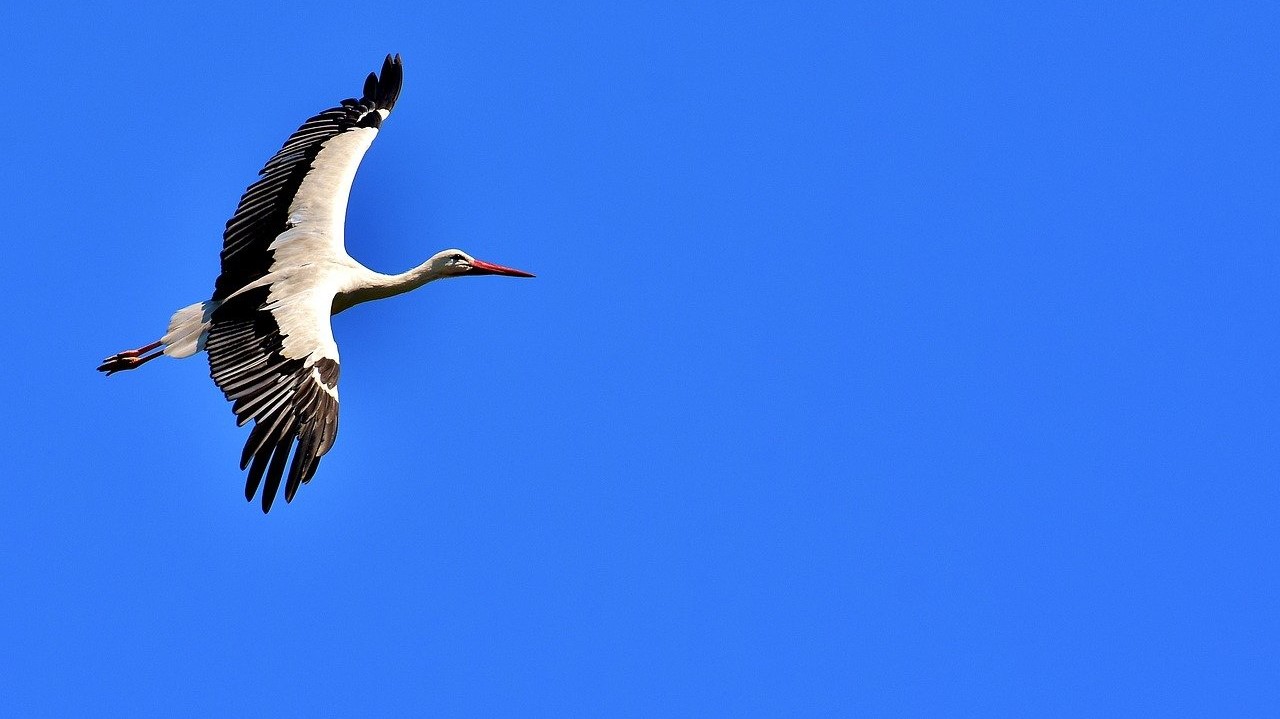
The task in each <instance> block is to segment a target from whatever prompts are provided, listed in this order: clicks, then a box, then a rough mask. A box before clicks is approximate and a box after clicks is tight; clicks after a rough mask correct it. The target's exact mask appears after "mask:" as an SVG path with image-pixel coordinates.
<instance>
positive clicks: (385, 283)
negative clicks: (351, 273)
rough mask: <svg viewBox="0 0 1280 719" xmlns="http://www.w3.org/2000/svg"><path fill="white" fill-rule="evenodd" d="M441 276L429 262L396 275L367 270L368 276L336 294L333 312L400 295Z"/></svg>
mask: <svg viewBox="0 0 1280 719" xmlns="http://www.w3.org/2000/svg"><path fill="white" fill-rule="evenodd" d="M443 276H444V275H443V274H441V273H440V272H437V271H435V270H433V269H432V268H431V260H427V261H426V262H423V263H422V264H420V265H418V266H417V267H414V268H413V269H411V270H409V271H408V272H401V273H400V274H398V275H384V274H382V273H381V272H374V271H372V270H369V271H368V274H367V275H365V276H364V277H361V278H360V281H359V282H358V283H357V284H356V285H355V286H354V287H352V288H351V289H349V290H347V291H345V292H340V293H339V294H338V296H337V297H336V298H335V299H334V311H335V313H336V312H341V311H342V310H345V309H347V308H348V307H352V306H354V305H358V304H361V303H363V302H370V301H372V300H381V299H385V298H387V297H395V296H396V295H402V294H404V293H405V292H409V291H410V290H416V289H418V288H419V287H421V286H423V285H425V284H427V283H428V282H430V281H432V280H438V279H440V278H441V277H443Z"/></svg>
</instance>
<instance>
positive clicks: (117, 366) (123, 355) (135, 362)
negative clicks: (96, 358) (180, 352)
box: [98, 342, 164, 377]
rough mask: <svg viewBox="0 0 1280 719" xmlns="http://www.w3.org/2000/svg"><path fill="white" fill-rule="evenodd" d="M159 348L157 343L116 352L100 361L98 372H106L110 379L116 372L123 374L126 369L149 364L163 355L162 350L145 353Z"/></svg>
mask: <svg viewBox="0 0 1280 719" xmlns="http://www.w3.org/2000/svg"><path fill="white" fill-rule="evenodd" d="M159 346H160V343H159V342H153V343H151V344H149V345H147V346H146V347H139V348H138V349H136V350H125V351H124V352H117V353H115V354H113V355H111V356H110V357H107V358H106V359H104V360H102V364H100V365H98V371H99V372H106V373H107V376H108V377H110V376H111V375H113V374H115V373H116V372H123V371H125V370H127V369H137V368H139V367H141V366H142V365H144V364H146V363H147V362H150V361H151V360H153V359H155V358H157V357H159V356H160V355H162V354H164V351H163V350H161V351H159V352H153V353H152V354H149V355H148V354H146V353H147V352H151V350H153V349H156V348H157V347H159ZM144 355H145V356H144Z"/></svg>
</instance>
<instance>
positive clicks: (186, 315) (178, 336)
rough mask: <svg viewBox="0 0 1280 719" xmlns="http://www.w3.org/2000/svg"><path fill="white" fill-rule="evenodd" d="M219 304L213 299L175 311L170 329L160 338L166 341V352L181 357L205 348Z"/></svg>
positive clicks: (170, 321) (170, 322)
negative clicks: (205, 341)
mask: <svg viewBox="0 0 1280 719" xmlns="http://www.w3.org/2000/svg"><path fill="white" fill-rule="evenodd" d="M219 304H221V303H219V302H214V301H213V300H209V301H207V302H197V303H195V304H194V305H188V306H187V307H183V308H182V309H180V310H178V311H177V312H174V313H173V317H171V318H170V319H169V331H168V332H166V333H165V335H164V337H162V338H161V339H160V341H161V342H163V343H164V353H165V354H166V355H169V356H170V357H174V358H177V359H181V358H183V357H190V356H191V355H193V354H195V353H197V352H199V351H200V350H202V349H204V340H205V337H206V336H207V335H208V334H209V323H210V318H211V317H212V316H213V311H214V310H216V309H218V305H219Z"/></svg>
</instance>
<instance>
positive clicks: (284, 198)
mask: <svg viewBox="0 0 1280 719" xmlns="http://www.w3.org/2000/svg"><path fill="white" fill-rule="evenodd" d="M402 80H403V66H402V65H401V62H400V56H399V55H396V56H395V57H392V56H390V55H388V56H387V59H386V60H385V61H384V62H383V63H382V72H381V73H380V74H372V73H371V74H370V75H369V77H368V79H366V80H365V84H364V94H363V96H362V97H361V98H360V99H359V100H355V99H351V100H343V101H342V103H341V104H340V105H339V106H338V107H334V108H330V109H328V110H325V111H324V112H322V113H320V114H318V115H316V116H315V117H312V118H311V119H309V120H307V121H306V122H305V123H303V124H302V127H300V128H298V130H297V132H295V133H293V135H292V136H290V137H289V139H288V141H287V142H285V144H284V147H282V148H280V151H279V152H277V153H276V154H275V156H273V157H272V158H271V159H270V160H269V161H268V162H267V164H266V166H264V167H263V168H262V170H261V172H259V173H258V174H259V175H261V178H260V179H259V180H258V181H257V182H255V183H253V184H252V185H250V186H249V188H248V189H247V190H246V191H245V193H244V195H243V196H242V197H241V198H240V204H239V206H238V207H236V212H235V214H234V215H233V216H232V217H231V219H230V220H228V221H227V228H226V231H225V233H224V234H223V246H222V273H221V274H220V275H219V276H218V280H217V284H216V285H215V286H214V293H213V300H214V301H215V302H218V303H219V305H218V307H217V309H215V310H214V312H213V314H212V316H211V318H210V319H211V324H210V327H209V334H208V336H207V339H206V342H205V349H206V350H207V351H208V355H209V369H210V375H211V376H212V377H213V381H214V382H215V383H217V385H218V387H219V388H220V389H221V390H222V392H223V394H224V395H225V396H226V398H227V399H228V400H229V401H231V402H232V403H233V405H232V409H233V410H234V411H235V413H236V420H237V422H238V423H239V424H240V425H244V424H245V423H247V422H248V421H249V420H250V419H252V420H253V421H254V426H253V429H252V431H250V433H249V439H248V441H247V442H246V443H245V446H244V452H243V453H241V456H240V468H241V469H245V468H246V467H247V468H248V469H249V476H248V479H247V481H246V482H245V498H246V499H248V500H250V501H252V500H253V497H254V495H255V494H256V493H257V491H258V488H259V486H262V511H264V512H266V511H269V510H270V509H271V504H272V502H274V501H275V497H276V493H277V491H278V490H279V488H280V483H281V481H284V482H285V491H284V498H285V501H292V500H293V495H294V494H295V493H296V492H297V491H298V486H299V485H301V484H304V483H306V482H308V481H310V480H311V478H312V477H313V476H314V475H315V472H316V468H317V467H318V466H319V463H320V458H321V457H322V456H324V454H325V453H326V452H328V451H329V449H330V448H331V447H332V446H333V442H334V439H335V438H336V437H337V432H338V374H339V370H338V347H337V345H336V344H334V341H333V333H332V330H331V329H330V327H329V318H330V314H331V311H332V304H333V296H334V291H335V288H334V287H333V286H332V285H331V283H329V282H328V281H327V279H328V278H326V277H325V275H324V271H323V269H321V268H323V267H324V266H325V263H324V262H323V260H325V259H327V258H335V259H338V258H344V257H345V256H346V251H345V249H344V248H343V239H342V236H343V224H344V222H345V218H346V209H347V196H348V195H349V194H350V191H351V182H352V180H354V179H355V174H356V168H357V167H359V165H360V160H361V159H362V158H363V157H364V153H365V151H366V150H368V149H369V145H370V144H371V143H372V142H373V138H374V136H376V135H377V133H378V128H379V127H381V125H382V121H383V120H385V119H386V118H387V116H388V115H389V114H390V113H391V109H392V108H393V107H395V104H396V99H397V98H398V97H399V95H400V86H401V83H402ZM291 452H292V462H290V453H291ZM286 467H287V469H288V474H287V475H286V473H285V470H286ZM264 480H265V484H263V481H264Z"/></svg>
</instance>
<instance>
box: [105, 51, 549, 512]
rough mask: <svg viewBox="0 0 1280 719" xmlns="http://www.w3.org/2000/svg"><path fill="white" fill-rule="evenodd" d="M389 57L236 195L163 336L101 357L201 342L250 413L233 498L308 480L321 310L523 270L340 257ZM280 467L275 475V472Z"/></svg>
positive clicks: (320, 423) (334, 393)
mask: <svg viewBox="0 0 1280 719" xmlns="http://www.w3.org/2000/svg"><path fill="white" fill-rule="evenodd" d="M402 81H403V66H402V64H401V61H400V56H399V55H397V56H395V57H392V56H390V55H388V56H387V58H386V60H385V61H384V62H383V65H382V71H381V73H380V74H374V73H370V75H369V77H368V78H367V79H366V80H365V85H364V94H363V96H362V97H361V98H360V99H358V100H356V99H350V100H343V101H342V103H341V104H340V105H338V106H337V107H333V108H330V109H328V110H325V111H324V112H321V113H320V114H318V115H315V116H314V117H312V118H310V119H308V120H307V121H306V122H305V123H303V124H302V126H301V127H300V128H298V130H297V131H296V132H295V133H294V134H293V135H292V136H290V138H289V139H288V140H287V141H286V142H285V144H284V146H283V147H282V148H281V149H280V151H279V152H277V153H276V154H275V155H274V156H273V157H272V158H271V159H270V160H269V161H268V162H267V164H266V165H265V166H264V167H263V168H262V170H261V171H260V172H259V175H260V176H261V177H260V179H259V180H258V181H257V182H254V183H253V184H252V185H250V186H249V188H248V189H246V190H245V193H244V195H243V196H242V197H241V198H240V203H239V205H238V206H237V207H236V211H235V214H233V215H232V217H231V219H230V220H228V221H227V226H226V230H225V232H224V233H223V249H222V255H221V257H222V272H221V274H219V276H218V279H217V282H216V283H215V285H214V292H213V296H212V297H211V298H210V299H209V300H206V301H204V302H197V303H195V304H193V305H189V306H187V307H184V308H182V309H180V310H178V311H177V312H176V313H174V315H173V317H172V318H171V319H170V321H169V327H168V330H167V331H166V332H165V334H164V336H163V337H162V338H161V339H160V340H158V341H156V342H153V343H151V344H149V345H146V346H144V347H140V348H138V349H135V350H127V351H125V352H120V353H117V354H115V355H112V356H111V357H108V358H106V359H105V360H104V361H103V363H102V365H101V366H99V367H98V369H99V370H100V371H103V372H105V373H106V374H108V375H111V374H114V373H115V372H120V371H123V370H129V369H135V368H137V367H139V366H141V365H143V364H144V363H146V362H148V361H150V360H152V359H155V358H156V357H159V356H161V355H168V356H170V357H174V358H182V357H190V356H192V355H194V354H196V353H197V352H199V351H201V350H205V351H206V352H207V353H208V357H209V367H210V375H211V376H212V377H213V380H214V382H215V383H216V384H217V385H218V387H219V388H220V389H221V390H222V392H223V394H224V395H225V396H226V398H227V400H228V401H230V402H232V410H233V411H234V412H235V414H236V419H237V422H238V423H239V424H242V425H243V424H245V423H247V422H249V421H250V420H252V421H253V423H254V424H253V429H252V430H251V431H250V433H249V438H248V440H247V441H246V443H245V447H244V451H243V452H242V454H241V460H240V467H241V469H246V468H247V469H248V471H249V474H248V477H247V479H246V482H245V498H246V499H249V500H252V499H253V497H254V496H255V495H256V494H257V492H258V489H259V487H260V486H261V487H262V510H263V511H264V512H266V511H269V510H270V509H271V504H272V502H273V501H274V500H275V496H276V493H277V491H278V489H279V487H280V484H281V482H282V481H283V482H284V483H285V494H284V496H285V501H292V500H293V496H294V494H295V493H296V492H297V490H298V487H299V486H300V485H301V484H305V483H307V482H309V481H310V480H311V478H312V477H313V476H314V475H315V472H316V469H317V467H319V462H320V458H321V457H322V456H324V454H325V453H326V452H328V451H329V449H330V448H331V447H332V446H333V442H334V440H335V438H336V437H337V428H338V389H337V388H338V375H339V363H338V346H337V343H336V342H334V339H333V332H332V330H331V329H330V324H329V318H330V316H331V315H333V314H335V313H337V312H341V311H343V310H345V309H347V308H349V307H351V306H353V305H356V304H359V303H361V302H367V301H369V300H375V299H381V298H384V297H390V296H393V295H397V294H400V293H402V292H408V291H409V290H412V289H415V288H417V287H421V286H422V285H424V284H426V283H427V282H431V281H432V280H436V279H440V278H444V277H460V276H465V275H485V274H497V275H507V276H512V277H532V276H533V275H531V274H529V273H527V272H522V271H520V270H514V269H511V268H508V267H502V266H501V265H495V264H491V263H488V262H483V261H481V260H477V259H475V258H473V257H471V256H470V255H468V254H467V253H465V252H462V251H461V250H445V251H443V252H440V253H437V254H436V255H435V256H433V257H432V258H431V259H429V260H427V261H426V262H424V263H422V264H421V265H419V266H418V267H415V268H413V269H412V270H409V271H408V272H404V273H401V274H397V275H385V274H382V273H379V272H374V271H373V270H370V269H368V268H366V267H364V266H363V265H361V264H360V263H358V262H356V261H355V260H354V259H352V258H351V257H350V256H349V255H348V254H347V252H346V247H345V243H344V239H343V233H344V224H345V221H346V210H347V198H348V196H349V194H350V191H351V183H352V182H353V181H354V179H355V175H356V170H357V168H359V166H360V161H361V159H362V158H363V157H364V154H365V152H366V151H368V149H369V146H370V145H371V144H372V143H373V139H374V138H375V137H376V136H377V134H378V130H379V128H380V127H381V126H382V122H383V121H384V120H386V119H387V117H389V116H390V114H391V110H392V109H393V108H394V107H395V104H396V100H397V99H398V98H399V95H400V88H401V84H402ZM286 468H287V470H288V472H287V474H286Z"/></svg>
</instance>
